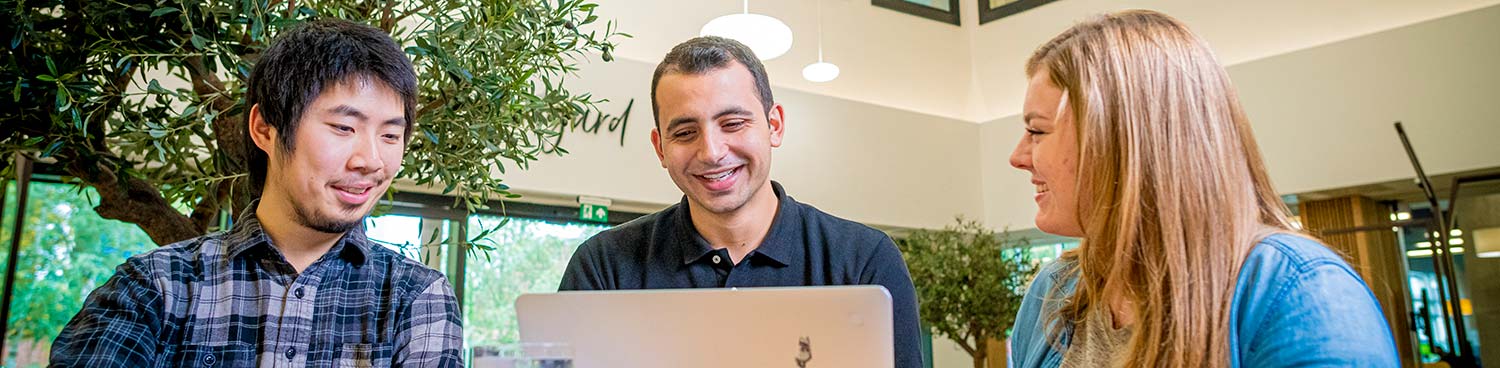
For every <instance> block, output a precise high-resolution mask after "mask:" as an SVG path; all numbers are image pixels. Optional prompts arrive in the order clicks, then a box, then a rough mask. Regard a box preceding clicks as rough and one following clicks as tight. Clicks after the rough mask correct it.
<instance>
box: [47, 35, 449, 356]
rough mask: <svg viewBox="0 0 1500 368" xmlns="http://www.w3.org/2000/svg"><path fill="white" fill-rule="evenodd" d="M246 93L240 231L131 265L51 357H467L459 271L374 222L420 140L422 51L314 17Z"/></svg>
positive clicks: (96, 295)
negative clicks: (417, 70) (415, 125)
mask: <svg viewBox="0 0 1500 368" xmlns="http://www.w3.org/2000/svg"><path fill="white" fill-rule="evenodd" d="M247 87H248V93H247V94H246V101H245V105H244V106H246V107H247V108H248V113H247V114H246V115H247V116H248V119H247V120H248V129H247V132H246V136H245V138H246V139H247V142H252V143H254V147H252V148H250V149H248V151H249V152H248V153H249V156H248V157H250V160H249V166H250V177H251V181H252V183H253V184H254V187H255V189H256V191H257V192H258V193H259V199H258V200H256V202H254V203H252V204H251V205H250V206H249V207H248V208H247V209H246V210H245V212H244V213H242V214H240V215H239V217H238V218H237V220H236V221H235V223H234V226H233V227H232V228H231V229H230V230H228V231H227V232H220V233H215V234H210V235H206V236H203V237H199V238H196V239H191V240H187V241H183V242H179V243H177V244H172V245H170V246H166V247H163V248H160V249H157V250H154V251H152V252H149V253H146V254H142V255H138V256H135V257H131V258H130V260H128V261H126V262H125V264H123V265H120V267H119V268H118V269H117V270H116V272H115V275H114V276H113V277H111V278H110V280H109V282H107V283H105V284H104V285H103V286H100V287H99V288H98V289H96V290H94V292H93V293H92V294H90V295H89V297H88V300H87V302H85V304H84V306H83V310H81V311H79V312H78V315H77V316H75V317H73V320H72V321H70V322H68V325H67V327H65V328H64V329H63V331H62V333H61V334H60V335H58V337H57V340H56V341H55V342H54V343H53V345H52V355H51V359H52V362H51V365H52V366H64V367H89V368H98V367H120V366H130V367H140V366H158V367H185V366H215V365H221V366H227V367H250V366H261V367H309V366H315V367H332V366H339V367H346V366H357V367H368V366H379V367H389V366H410V367H459V366H461V365H462V361H461V358H460V349H461V344H462V336H463V333H462V329H461V327H460V317H459V311H458V304H457V302H456V301H455V299H454V297H453V290H452V287H451V286H450V285H449V283H448V280H447V278H445V277H444V276H443V274H442V273H439V272H437V271H434V270H432V269H430V268H427V267H425V266H423V265H422V264H421V263H418V262H415V261H413V260H410V259H408V258H406V257H403V256H401V255H399V254H397V253H395V252H392V251H390V250H388V249H386V248H385V247H382V246H379V245H377V244H375V243H373V242H371V241H370V240H369V239H367V238H366V237H365V233H364V227H363V226H362V224H363V221H364V219H365V217H366V216H367V215H368V214H369V213H370V210H371V209H372V208H373V207H374V206H375V203H376V201H377V200H378V199H379V198H380V196H381V195H382V194H383V193H385V191H386V188H388V187H389V186H390V183H391V178H393V177H395V176H396V173H397V172H398V171H400V169H401V158H402V155H403V154H404V153H405V145H406V142H407V138H408V137H410V136H411V131H412V122H413V121H412V119H413V116H412V115H413V114H414V111H415V109H414V105H415V101H416V92H417V82H416V75H415V74H414V72H413V70H412V64H411V60H409V59H407V58H406V56H405V55H404V54H403V53H402V51H401V49H400V47H399V46H397V44H396V43H395V42H394V41H393V40H392V39H391V38H390V36H389V35H387V34H386V33H384V32H382V31H380V30H379V29H376V28H373V27H369V26H366V25H360V24H355V23H351V22H347V21H337V20H333V21H315V22H310V23H308V24H304V25H302V26H300V27H297V28H295V29H293V30H290V31H288V32H286V33H285V34H284V35H282V36H281V38H279V39H278V40H277V41H276V42H275V43H273V44H272V45H271V47H270V48H269V49H267V50H266V51H265V53H264V54H262V56H261V58H260V60H259V62H257V63H256V65H255V68H254V70H253V71H252V72H251V73H250V78H249V81H248V83H247ZM247 146H248V145H247Z"/></svg>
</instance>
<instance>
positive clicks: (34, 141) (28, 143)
mask: <svg viewBox="0 0 1500 368" xmlns="http://www.w3.org/2000/svg"><path fill="white" fill-rule="evenodd" d="M46 138H47V137H42V136H36V137H31V138H27V139H26V140H25V141H22V142H21V145H22V146H28V147H29V146H35V145H37V143H42V140H43V139H46Z"/></svg>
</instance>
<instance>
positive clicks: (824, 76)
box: [802, 61, 839, 83]
mask: <svg viewBox="0 0 1500 368" xmlns="http://www.w3.org/2000/svg"><path fill="white" fill-rule="evenodd" d="M838 77H839V66H838V65H833V63H828V62H822V61H819V62H816V63H812V64H807V67H805V68H802V78H806V79H807V80H809V81H813V82H818V83H822V82H827V81H831V80H833V79H834V78H838Z"/></svg>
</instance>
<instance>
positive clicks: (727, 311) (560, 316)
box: [516, 285, 895, 368]
mask: <svg viewBox="0 0 1500 368" xmlns="http://www.w3.org/2000/svg"><path fill="white" fill-rule="evenodd" d="M516 315H517V318H518V319H519V320H520V327H521V331H520V332H521V341H522V342H535V343H567V344H569V345H570V346H572V348H573V363H574V365H573V366H574V367H576V368H662V367H726V368H740V367H744V368H749V367H755V368H775V367H793V368H855V367H857V368H881V367H892V366H893V365H894V364H895V363H894V360H895V358H894V357H895V352H894V350H893V347H892V345H893V342H892V339H893V337H892V327H891V324H892V321H891V319H892V318H891V297H890V293H889V292H887V291H886V289H885V288H884V287H881V286H871V285H861V286H816V287H777V288H740V289H667V290H622V291H566V292H559V293H551V294H526V295H522V296H521V297H520V298H518V299H516Z"/></svg>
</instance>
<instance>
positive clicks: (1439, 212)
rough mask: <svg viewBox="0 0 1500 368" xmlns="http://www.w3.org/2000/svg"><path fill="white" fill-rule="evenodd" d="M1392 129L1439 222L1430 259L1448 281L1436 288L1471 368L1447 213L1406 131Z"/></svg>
mask: <svg viewBox="0 0 1500 368" xmlns="http://www.w3.org/2000/svg"><path fill="white" fill-rule="evenodd" d="M1395 125H1396V135H1397V136H1400V137H1401V145H1402V146H1404V147H1405V148H1406V157H1407V158H1408V159H1410V160H1411V167H1412V169H1415V170H1416V171H1417V180H1418V181H1420V182H1421V186H1422V195H1423V196H1426V197H1427V203H1429V204H1431V205H1432V212H1433V217H1436V218H1437V221H1438V234H1437V238H1438V244H1434V245H1435V246H1436V248H1434V252H1433V254H1432V256H1433V257H1442V260H1441V262H1442V263H1444V265H1445V266H1448V267H1444V270H1443V271H1446V272H1445V273H1446V274H1445V275H1443V276H1446V277H1445V278H1447V279H1448V282H1447V283H1446V285H1441V284H1440V285H1439V286H1445V287H1446V289H1447V290H1446V291H1447V292H1448V294H1449V295H1452V296H1453V297H1452V298H1449V299H1448V306H1447V307H1448V308H1452V311H1453V326H1454V329H1453V331H1454V332H1455V333H1457V334H1458V339H1457V340H1456V343H1455V345H1458V346H1457V348H1458V351H1459V354H1458V355H1459V356H1460V357H1461V360H1462V361H1461V364H1462V365H1463V366H1466V367H1473V366H1475V364H1474V351H1473V350H1474V348H1473V347H1472V346H1470V345H1469V336H1468V331H1467V330H1468V329H1467V328H1465V327H1464V321H1463V318H1464V317H1463V304H1461V302H1460V301H1459V295H1458V279H1457V278H1456V277H1455V275H1454V274H1453V273H1452V272H1453V269H1452V266H1453V258H1452V257H1453V255H1452V253H1450V252H1449V251H1448V231H1449V229H1451V227H1450V226H1449V225H1448V218H1447V217H1448V216H1446V215H1445V213H1446V212H1445V211H1443V206H1442V204H1441V203H1438V197H1437V192H1436V190H1435V188H1433V187H1432V180H1430V179H1428V178H1427V173H1426V172H1424V171H1422V163H1421V162H1420V161H1418V160H1417V152H1416V151H1415V150H1413V149H1412V148H1411V140H1410V139H1407V137H1406V129H1403V128H1402V127H1401V122H1399V121H1398V122H1396V124H1395Z"/></svg>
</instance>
